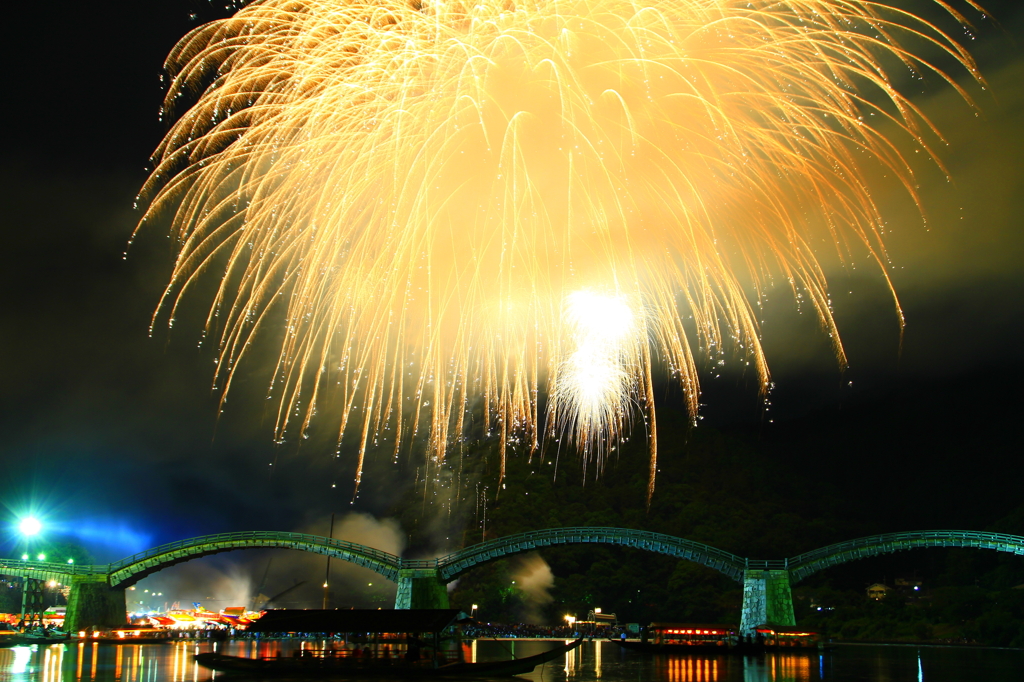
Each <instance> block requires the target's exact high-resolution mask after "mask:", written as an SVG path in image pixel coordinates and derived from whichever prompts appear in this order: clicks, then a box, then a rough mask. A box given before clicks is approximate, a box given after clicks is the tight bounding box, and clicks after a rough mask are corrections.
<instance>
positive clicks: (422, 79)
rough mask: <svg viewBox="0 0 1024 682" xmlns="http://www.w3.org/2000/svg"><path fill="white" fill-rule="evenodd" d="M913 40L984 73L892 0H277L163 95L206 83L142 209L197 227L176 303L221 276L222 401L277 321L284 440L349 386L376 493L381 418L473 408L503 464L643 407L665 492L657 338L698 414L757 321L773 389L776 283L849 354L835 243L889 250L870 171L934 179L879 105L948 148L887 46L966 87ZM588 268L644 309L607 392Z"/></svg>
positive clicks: (450, 415)
mask: <svg viewBox="0 0 1024 682" xmlns="http://www.w3.org/2000/svg"><path fill="white" fill-rule="evenodd" d="M935 4H936V5H937V6H940V7H942V8H943V9H944V10H945V11H947V12H948V13H949V14H951V15H952V16H953V17H955V18H956V19H957V20H959V21H961V22H965V19H964V18H963V17H962V16H960V15H959V14H958V13H957V12H956V11H955V10H954V9H953V8H952V7H951V6H949V5H947V4H946V3H943V2H938V1H936V3H935ZM964 4H965V5H970V6H971V7H974V8H975V9H980V8H977V7H976V6H975V5H974V4H973V3H972V2H970V1H969V0H965V2H964ZM904 46H909V47H904ZM914 50H922V51H924V52H927V53H928V54H932V55H934V54H939V55H946V56H951V57H952V59H953V60H955V61H956V62H958V63H959V64H960V65H962V66H963V67H965V68H966V69H967V70H968V71H969V72H970V73H971V74H972V75H973V76H975V77H977V74H976V69H975V66H974V63H973V62H972V60H971V58H970V57H969V55H968V54H967V53H966V51H965V50H964V49H963V48H962V47H961V46H960V45H959V44H958V43H957V42H956V41H955V40H954V39H952V38H951V37H950V36H948V35H946V34H945V33H943V32H942V31H941V30H940V29H939V28H937V27H936V26H935V25H932V24H929V23H927V22H925V21H923V20H921V19H919V18H916V17H915V16H913V15H911V14H909V13H907V12H905V11H902V10H898V9H894V8H890V7H886V6H884V5H881V4H878V3H875V2H868V1H867V0H788V1H785V0H783V1H778V2H775V1H773V2H766V1H764V0H753V1H747V0H743V1H742V2H741V1H736V0H647V2H645V3H643V4H641V3H639V2H630V1H628V0H586V1H585V2H583V1H579V0H543V1H541V0H529V1H526V2H519V1H516V2H512V1H511V0H480V1H478V2H475V3H473V4H469V3H462V2H420V1H419V0H412V2H408V1H406V2H397V1H394V0H378V1H376V2H364V1H359V0H347V1H346V0H257V1H256V2H253V3H251V4H249V5H248V6H246V7H245V8H243V9H241V10H240V11H239V12H238V13H237V14H236V15H235V16H234V17H231V18H228V19H224V20H220V21H216V22H213V23H211V24H208V25H206V26H202V27H199V28H197V29H196V30H194V31H193V32H192V33H190V34H189V35H188V36H186V37H185V38H183V39H182V40H181V42H180V43H179V44H178V45H177V47H176V48H175V49H174V51H173V52H172V54H171V55H170V57H169V58H168V62H167V68H168V70H169V72H170V74H171V76H172V80H171V85H170V88H169V91H168V93H167V101H166V104H165V113H166V114H168V115H172V116H173V115H178V114H179V113H180V112H179V110H180V109H181V108H182V106H183V103H184V102H186V101H188V100H190V99H191V100H193V101H194V103H193V104H192V106H190V107H189V108H188V109H187V110H186V111H184V112H183V113H180V117H179V118H177V120H176V122H175V123H174V124H173V125H172V127H171V128H170V130H169V132H168V133H167V136H166V138H165V139H164V141H163V143H162V144H161V145H160V147H159V148H158V149H157V151H156V154H155V156H154V159H155V161H156V167H155V170H154V171H153V173H152V175H151V177H150V179H149V181H148V183H147V184H146V186H145V187H144V189H143V193H142V197H143V200H146V201H149V208H148V210H147V212H146V214H145V216H144V218H143V220H142V223H145V222H147V221H148V220H149V219H150V218H151V217H153V216H154V215H155V214H157V213H159V212H161V211H166V212H169V213H170V214H171V219H172V221H173V222H172V225H173V228H172V229H173V234H174V236H175V237H176V238H177V239H178V240H179V244H180V247H179V255H178V258H177V261H176V263H175V266H174V271H173V275H172V278H171V281H170V284H169V285H168V287H167V290H166V293H165V295H164V303H163V304H162V306H161V310H158V311H157V315H158V316H159V315H160V314H163V315H166V316H167V317H168V318H169V319H170V320H172V321H173V318H174V315H175V309H176V308H177V306H178V305H179V303H180V302H181V301H182V300H183V299H184V298H187V294H188V292H189V290H190V289H191V288H192V287H193V286H194V285H195V284H196V282H197V281H200V280H201V279H202V277H203V276H204V273H206V272H209V274H210V276H214V275H216V273H220V277H221V280H220V284H219V287H218V288H217V290H216V294H215V296H214V298H213V301H212V304H211V306H210V312H209V317H208V320H207V328H208V330H209V331H210V332H212V333H213V334H214V335H215V336H216V338H217V342H218V343H219V348H220V360H219V364H218V369H217V376H216V380H215V382H216V383H217V384H218V385H219V387H220V388H221V389H222V390H223V391H224V394H225V395H226V393H227V391H228V389H229V388H230V386H231V383H232V379H233V378H234V376H235V372H236V369H237V367H238V366H239V363H240V362H241V361H242V360H243V359H244V358H245V356H246V354H247V352H249V349H250V348H251V347H252V342H253V339H254V338H256V337H259V336H261V335H263V334H264V333H267V332H269V333H274V332H276V330H277V329H279V324H280V319H281V318H282V317H283V319H284V325H283V328H284V330H285V336H284V340H283V342H282V345H281V349H280V353H279V359H278V363H277V368H276V370H275V373H274V377H273V380H272V384H271V395H272V396H273V397H275V398H276V399H277V400H278V401H279V403H278V404H279V410H278V417H277V423H276V432H277V435H278V437H279V438H283V437H284V435H285V433H286V432H287V431H289V430H292V431H298V432H299V433H301V434H304V433H305V432H306V430H307V428H308V427H309V422H310V419H312V417H313V415H314V413H315V411H316V406H317V404H318V403H323V402H325V401H326V400H332V401H333V400H339V401H340V404H341V409H340V418H339V421H340V427H339V436H338V438H339V443H340V440H341V436H342V435H343V434H344V433H346V432H347V431H352V432H354V433H358V440H359V455H358V458H359V459H358V469H359V473H358V474H357V488H358V479H359V477H360V476H361V475H362V474H361V472H362V462H363V459H364V456H365V453H366V451H367V447H368V444H372V443H375V442H377V440H378V439H379V438H380V437H382V436H384V435H387V436H388V437H389V438H393V439H394V442H395V448H396V452H397V448H398V446H399V445H400V443H401V442H402V441H403V440H408V439H409V438H412V437H415V435H416V434H417V432H418V430H419V429H421V428H426V429H428V436H429V441H430V455H431V457H432V459H433V461H435V462H439V461H441V460H443V457H444V455H445V451H446V448H448V447H450V445H451V444H452V443H453V442H456V441H457V440H458V439H459V437H460V436H461V434H462V433H463V429H464V428H465V425H466V424H467V420H468V419H469V418H470V417H469V415H470V414H473V413H474V410H477V412H476V414H478V415H479V414H481V413H482V416H483V418H484V419H485V420H486V424H487V428H494V429H496V430H497V431H498V432H499V433H500V435H501V451H502V475H503V474H504V460H505V447H506V443H507V442H508V441H509V439H510V438H512V437H513V436H516V437H520V438H523V439H524V440H525V442H528V443H529V444H530V447H531V451H532V450H535V449H536V448H538V447H540V445H541V444H542V443H543V441H544V434H541V433H538V431H539V430H540V428H541V426H540V424H541V422H542V421H543V422H547V423H548V425H549V428H548V435H553V434H560V433H566V432H572V433H573V435H574V437H575V441H576V444H577V446H578V447H579V448H580V450H581V452H583V453H584V455H585V456H586V457H588V458H593V459H594V461H595V462H596V463H597V465H598V466H600V464H601V461H602V458H603V456H604V453H605V452H606V450H607V448H608V447H610V446H611V445H613V444H614V443H615V442H616V440H617V439H618V438H619V437H620V436H622V435H623V431H622V429H623V428H625V426H626V425H627V424H628V422H629V413H630V411H631V409H632V408H631V405H636V406H637V407H638V408H639V409H640V410H641V412H643V413H645V420H646V421H647V428H648V433H649V438H650V444H651V455H652V465H651V472H652V477H651V486H652V488H651V490H653V472H654V471H655V466H654V456H655V454H656V446H655V440H654V439H655V437H656V434H655V430H654V426H653V417H654V405H653V401H652V398H651V396H652V395H653V393H652V376H653V372H652V364H654V363H658V364H664V365H666V366H667V367H668V369H669V370H670V371H671V373H672V374H673V375H674V376H675V377H677V378H678V380H679V381H680V383H681V384H682V387H683V388H684V390H685V393H686V396H687V400H688V403H689V407H690V409H691V411H692V412H695V411H696V407H697V398H698V384H697V369H696V368H697V357H696V356H697V354H698V352H699V353H700V354H701V355H702V356H703V355H705V354H706V352H707V350H706V349H712V348H713V349H721V348H723V346H726V345H731V346H733V347H734V348H735V350H736V352H737V353H739V354H740V355H741V356H746V361H747V362H749V363H751V364H752V365H753V366H754V367H755V368H756V372H757V374H758V376H759V378H760V381H761V382H762V386H767V385H768V376H769V375H768V367H767V364H766V361H765V358H764V354H763V352H762V349H761V345H760V340H759V330H758V324H757V317H756V312H755V310H756V306H757V303H758V297H759V296H760V292H762V291H763V290H764V289H765V288H766V287H767V286H768V285H770V284H771V282H772V281H774V279H775V278H781V279H782V280H783V281H786V282H788V285H789V286H790V287H791V288H792V290H793V292H794V294H795V295H798V296H801V297H803V298H804V299H805V300H807V301H808V302H809V303H810V305H811V306H813V309H814V310H815V312H816V314H817V316H818V318H819V319H820V321H821V324H822V326H823V328H824V329H825V331H826V332H827V333H828V334H829V335H830V336H831V339H832V341H833V343H834V345H835V351H836V354H837V356H838V358H839V361H840V363H843V362H845V358H844V354H843V349H842V345H841V344H840V341H839V336H838V333H837V330H836V328H835V324H834V321H833V318H832V313H831V309H830V303H829V296H828V291H827V285H826V281H825V276H824V273H823V270H822V267H821V266H820V264H819V261H818V258H817V257H816V255H815V248H816V246H817V245H818V244H820V243H821V240H822V239H824V240H825V241H826V242H827V243H828V244H833V245H834V248H835V249H836V251H837V252H838V253H839V256H840V258H843V257H845V256H846V255H847V254H848V253H849V252H850V249H851V248H852V247H853V246H856V245H861V246H866V247H867V249H868V251H869V252H870V254H871V255H872V257H873V258H874V259H875V260H876V261H877V262H878V264H879V266H880V267H881V269H882V271H883V273H884V271H885V270H884V266H885V252H884V248H883V245H882V241H881V238H880V227H881V225H882V218H881V216H880V215H879V212H878V210H877V208H876V206H875V203H874V201H873V200H872V196H871V188H870V187H869V183H868V181H867V172H866V170H865V169H867V168H871V167H879V166H880V167H882V168H885V169H887V171H888V172H889V174H890V175H892V176H894V177H895V178H896V179H897V181H898V182H899V183H902V185H903V186H904V187H905V189H906V191H907V192H908V193H909V195H910V197H911V199H912V200H914V201H917V196H916V193H915V188H914V178H913V175H912V171H911V169H910V167H909V165H908V163H907V161H906V159H905V158H904V157H903V156H902V154H901V152H900V149H901V147H899V146H897V144H896V143H895V142H893V141H890V140H889V139H887V138H886V137H885V136H883V135H882V134H881V133H880V132H879V131H878V129H877V128H876V127H873V126H872V125H869V124H868V123H867V122H866V121H884V122H885V124H886V125H889V126H890V127H892V128H895V129H897V130H900V131H901V134H903V135H904V136H905V137H906V139H907V140H909V141H910V142H911V143H912V144H914V145H916V146H918V147H919V148H922V149H924V150H925V151H926V152H928V153H929V154H930V153H931V152H930V150H929V148H928V139H935V138H934V136H933V132H934V131H932V130H931V127H930V124H929V123H928V122H927V120H926V119H925V118H924V117H923V116H922V115H921V113H920V112H919V111H918V110H917V109H916V107H915V106H914V105H913V103H912V102H910V101H909V100H908V99H907V98H906V97H905V96H904V95H903V94H901V93H900V92H899V91H898V90H897V89H896V88H895V87H894V85H893V84H892V82H891V80H890V76H889V73H888V70H891V69H892V68H898V69H902V68H904V67H906V68H909V69H911V70H912V71H914V72H917V73H928V72H931V73H933V74H938V75H939V76H940V77H942V78H945V79H946V80H947V81H948V82H949V83H950V84H951V85H952V86H953V87H955V88H957V89H958V90H959V91H960V92H961V94H962V95H963V96H964V97H965V98H966V97H967V95H966V93H964V92H963V90H962V89H960V88H959V87H958V86H957V85H956V83H955V82H954V81H953V80H952V78H951V77H949V76H947V75H946V74H944V73H943V72H941V71H939V70H938V69H937V68H935V67H933V66H931V65H930V64H929V63H928V62H927V61H925V59H924V58H923V57H921V56H918V55H916V54H915V52H914ZM870 116H875V117H874V118H870ZM866 117H867V118H866ZM142 223H140V225H141V224H142ZM858 248H861V247H858ZM584 291H586V292H592V293H593V295H596V296H604V297H606V299H607V300H609V301H618V302H628V303H621V305H623V306H626V307H627V308H628V310H627V312H628V313H629V314H628V317H630V319H631V320H632V322H631V324H635V325H636V327H635V329H634V331H631V332H630V335H629V339H630V340H628V341H627V342H626V344H625V346H624V347H623V348H622V349H618V350H616V349H611V350H609V348H605V349H604V350H601V351H600V352H598V353H597V355H598V356H600V357H601V358H603V359H602V362H605V361H608V360H609V358H611V364H610V365H608V367H610V368H611V370H612V374H614V381H612V382H611V384H610V387H609V385H606V386H605V387H604V388H602V389H601V393H602V395H603V396H604V397H603V398H600V399H595V398H594V397H593V396H592V395H589V394H588V393H587V392H586V391H582V392H581V391H580V390H576V389H578V388H579V386H578V385H577V386H576V388H573V385H572V384H573V382H574V381H575V382H577V384H578V383H579V381H580V377H581V376H585V374H586V371H588V370H582V371H583V374H580V368H579V364H580V363H579V360H581V359H582V356H580V355H579V353H580V352H581V349H580V343H581V338H580V326H579V320H578V319H577V320H575V321H574V320H573V319H572V316H573V314H572V312H571V309H572V307H573V305H572V303H571V302H572V301H573V300H574V299H573V297H574V296H577V295H578V294H576V293H574V292H584ZM615 305H620V304H615ZM691 317H692V322H690V321H689V318H691ZM684 319H686V320H687V321H686V322H685V323H684ZM265 328H269V329H267V332H265V331H264V329H265ZM695 348H697V349H704V350H699V351H695ZM619 350H621V351H622V352H621V353H620V352H619ZM574 363H575V364H574ZM608 367H606V369H607V368H608ZM574 368H575V369H574ZM542 387H543V388H545V389H546V390H544V391H542V390H541V388H542ZM544 396H546V397H544ZM544 416H546V418H545V419H542V417H544ZM350 422H357V423H358V428H355V427H352V426H350Z"/></svg>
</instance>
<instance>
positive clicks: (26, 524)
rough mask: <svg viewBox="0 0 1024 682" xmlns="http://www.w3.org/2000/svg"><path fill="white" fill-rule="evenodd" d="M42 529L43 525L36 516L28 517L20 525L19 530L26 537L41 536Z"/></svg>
mask: <svg viewBox="0 0 1024 682" xmlns="http://www.w3.org/2000/svg"><path fill="white" fill-rule="evenodd" d="M42 529H43V524H42V523H40V522H39V519H37V518H36V517H34V516H26V517H25V518H23V519H22V520H21V521H20V522H19V523H18V530H19V531H21V534H22V535H25V536H32V535H39V531H41V530H42Z"/></svg>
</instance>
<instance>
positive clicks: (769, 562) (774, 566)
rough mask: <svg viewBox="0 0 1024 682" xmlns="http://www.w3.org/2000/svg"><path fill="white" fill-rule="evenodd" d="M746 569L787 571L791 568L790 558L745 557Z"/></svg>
mask: <svg viewBox="0 0 1024 682" xmlns="http://www.w3.org/2000/svg"><path fill="white" fill-rule="evenodd" d="M743 561H744V562H745V563H744V569H745V570H748V571H786V570H789V559H744V560H743Z"/></svg>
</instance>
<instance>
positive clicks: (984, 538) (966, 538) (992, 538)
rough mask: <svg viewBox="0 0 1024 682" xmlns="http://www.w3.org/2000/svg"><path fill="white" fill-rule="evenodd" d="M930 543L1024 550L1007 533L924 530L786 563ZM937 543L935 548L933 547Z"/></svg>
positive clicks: (871, 538)
mask: <svg viewBox="0 0 1024 682" xmlns="http://www.w3.org/2000/svg"><path fill="white" fill-rule="evenodd" d="M919 542H928V543H929V544H931V545H932V546H942V544H944V543H945V544H948V546H950V547H962V546H964V544H965V543H967V544H971V545H975V544H978V545H982V546H984V545H1011V546H1012V545H1017V546H1024V537H1021V536H1019V535H1007V534H1005V533H985V532H981V531H973V530H925V531H912V532H906V533H884V534H882V535H868V536H865V537H862V538H856V539H854V540H847V541H846V542H839V543H836V544H834V545H828V546H827V547H821V548H819V549H815V550H812V551H810V552H804V553H803V554H798V555H797V556H795V557H790V558H789V559H788V560H787V561H788V562H789V566H790V567H792V568H797V567H799V566H802V565H806V564H810V563H814V562H816V561H821V560H824V559H827V558H828V557H830V556H833V555H836V554H843V553H844V552H851V551H856V550H860V549H870V548H872V547H879V546H883V547H884V546H889V545H892V546H893V549H894V550H896V549H899V547H898V546H897V545H906V544H908V543H909V544H910V545H913V544H914V543H919ZM933 543H934V544H933Z"/></svg>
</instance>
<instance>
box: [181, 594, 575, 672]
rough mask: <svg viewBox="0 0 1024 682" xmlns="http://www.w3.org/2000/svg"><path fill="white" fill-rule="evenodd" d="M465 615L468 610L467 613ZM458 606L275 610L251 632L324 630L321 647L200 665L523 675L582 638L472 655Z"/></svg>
mask: <svg viewBox="0 0 1024 682" xmlns="http://www.w3.org/2000/svg"><path fill="white" fill-rule="evenodd" d="M461 615H463V616H464V614H461ZM459 616H460V613H459V611H457V610H455V609H403V610H389V611H383V610H375V609H372V610H371V609H366V610H356V609H346V610H333V611H332V610H285V609H281V610H271V611H267V612H266V613H265V614H264V615H263V616H262V617H261V618H260V619H259V620H256V621H254V622H253V623H252V625H250V626H249V628H248V630H249V632H252V633H257V632H258V633H263V634H267V635H275V634H276V635H285V634H288V635H292V636H295V635H299V636H303V637H308V638H310V639H319V638H320V637H324V638H325V639H327V641H328V644H326V645H325V646H324V648H321V649H310V648H305V647H303V648H302V649H299V650H298V651H294V652H292V654H291V655H290V656H280V655H279V656H270V657H263V658H245V657H240V656H227V655H224V654H220V653H203V654H198V655H196V657H195V660H196V662H197V663H199V664H200V665H202V666H204V667H206V668H210V669H211V670H215V671H219V672H234V673H243V674H249V675H258V676H284V677H306V676H313V677H318V678H340V679H345V678H367V677H413V678H419V677H441V678H444V677H503V676H512V675H522V674H524V673H528V672H531V671H532V670H533V669H534V668H536V667H537V666H539V665H542V664H544V663H547V662H548V661H553V660H555V659H557V658H558V657H560V656H563V655H565V653H566V652H568V651H571V650H573V649H575V648H576V647H578V646H579V645H580V644H582V643H583V639H582V638H580V639H577V640H575V641H571V642H564V643H561V644H559V645H558V646H556V647H554V648H553V649H551V650H550V651H545V652H544V653H541V654H537V655H535V656H527V657H524V658H517V659H513V660H510V661H488V662H481V663H474V662H466V661H465V660H464V648H463V646H462V642H461V635H460V629H459V627H458V625H457V622H458V620H459Z"/></svg>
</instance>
